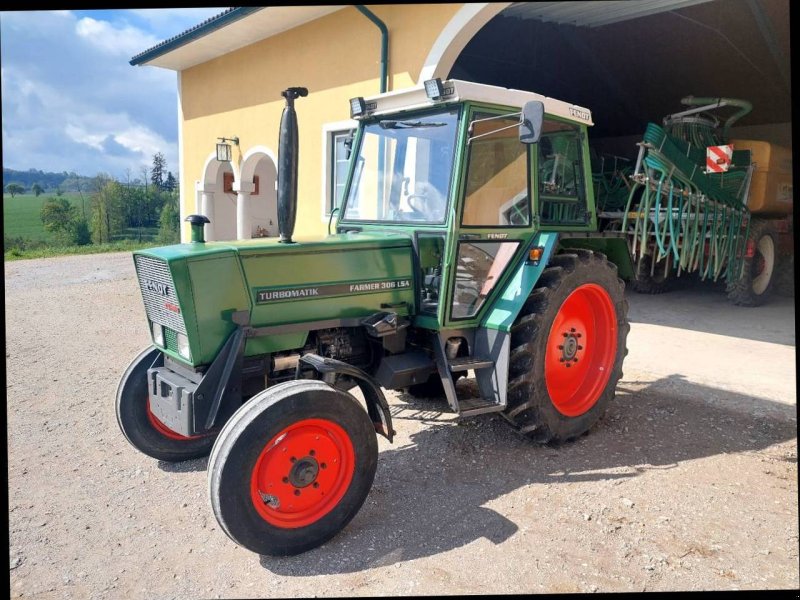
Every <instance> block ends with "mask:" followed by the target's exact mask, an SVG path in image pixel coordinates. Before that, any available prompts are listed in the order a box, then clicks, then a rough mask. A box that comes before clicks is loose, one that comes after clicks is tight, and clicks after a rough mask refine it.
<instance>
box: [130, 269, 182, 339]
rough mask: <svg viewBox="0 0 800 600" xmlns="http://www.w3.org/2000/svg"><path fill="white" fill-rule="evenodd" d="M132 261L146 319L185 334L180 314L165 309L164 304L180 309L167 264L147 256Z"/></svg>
mask: <svg viewBox="0 0 800 600" xmlns="http://www.w3.org/2000/svg"><path fill="white" fill-rule="evenodd" d="M134 260H135V261H136V275H137V277H138V278H139V288H140V289H141V290H142V300H143V301H144V310H145V312H146V313H147V318H148V319H150V320H151V321H153V322H154V323H160V324H161V325H166V326H167V327H170V328H171V329H174V330H175V331H177V332H179V333H184V334H185V333H186V325H184V323H183V317H182V316H181V314H180V313H177V312H174V311H172V310H168V309H167V308H166V304H171V305H172V306H175V307H180V304H179V303H178V297H177V295H176V294H175V285H174V284H173V283H172V274H171V273H170V272H169V267H168V266H167V263H166V262H165V261H163V260H159V259H157V258H151V257H149V256H138V255H137V256H135V257H134Z"/></svg>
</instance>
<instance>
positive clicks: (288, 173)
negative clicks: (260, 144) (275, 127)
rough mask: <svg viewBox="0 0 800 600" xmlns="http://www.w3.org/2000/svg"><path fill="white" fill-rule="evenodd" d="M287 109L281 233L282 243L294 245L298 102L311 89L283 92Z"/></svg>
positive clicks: (281, 149)
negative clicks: (296, 109) (296, 104)
mask: <svg viewBox="0 0 800 600" xmlns="http://www.w3.org/2000/svg"><path fill="white" fill-rule="evenodd" d="M281 96H283V97H284V98H285V99H286V106H284V107H283V114H281V128H280V132H279V139H278V232H279V233H280V240H279V241H280V242H281V243H283V244H291V243H293V242H292V233H294V222H295V219H296V217H297V161H298V146H297V113H295V111H294V101H295V99H296V98H304V97H305V96H308V88H304V87H290V88H288V89H286V90H284V91H282V92H281Z"/></svg>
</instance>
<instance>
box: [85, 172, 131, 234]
mask: <svg viewBox="0 0 800 600" xmlns="http://www.w3.org/2000/svg"><path fill="white" fill-rule="evenodd" d="M96 179H97V182H98V187H99V189H98V191H97V192H95V193H94V194H93V195H92V221H91V226H92V241H94V242H95V243H97V244H102V243H104V242H110V241H111V240H112V238H113V236H114V235H116V234H118V233H119V232H120V231H121V230H122V226H123V221H124V213H123V209H122V205H123V192H122V186H121V185H120V184H119V183H118V182H116V181H114V180H113V179H111V178H110V177H109V176H108V175H102V174H101V175H98V176H97V178H96Z"/></svg>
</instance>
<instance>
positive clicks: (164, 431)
mask: <svg viewBox="0 0 800 600" xmlns="http://www.w3.org/2000/svg"><path fill="white" fill-rule="evenodd" d="M147 420H148V421H150V425H152V426H153V429H155V430H156V431H158V433H160V434H161V435H163V436H164V437H165V438H169V439H171V440H178V441H181V442H185V441H187V440H197V439H200V438H202V437H205V435H190V436H186V435H181V434H180V433H176V432H175V431H172V429H170V428H169V427H167V426H166V425H164V424H163V423H162V422H161V421H159V420H158V417H156V416H155V415H154V414H153V413H152V411H151V410H150V398H149V397H148V398H147Z"/></svg>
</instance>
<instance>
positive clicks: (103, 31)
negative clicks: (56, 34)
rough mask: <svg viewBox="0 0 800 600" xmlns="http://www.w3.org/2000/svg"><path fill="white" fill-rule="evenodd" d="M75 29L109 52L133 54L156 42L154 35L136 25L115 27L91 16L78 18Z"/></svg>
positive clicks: (84, 37)
mask: <svg viewBox="0 0 800 600" xmlns="http://www.w3.org/2000/svg"><path fill="white" fill-rule="evenodd" d="M75 31H76V33H77V34H78V35H79V36H80V37H82V38H83V39H85V40H86V41H88V42H90V43H91V44H93V45H94V46H96V47H98V48H100V49H101V50H103V51H104V52H108V53H109V54H121V55H124V56H133V55H134V54H138V53H139V52H141V51H142V50H143V49H146V48H149V47H150V46H154V45H155V44H157V43H158V39H157V38H156V37H155V36H152V35H150V34H148V33H145V32H144V31H142V30H141V29H137V28H136V27H132V26H130V25H126V26H124V27H115V26H114V25H112V24H111V23H109V22H108V21H98V20H96V19H92V18H91V17H83V18H82V19H80V20H79V21H78V22H77V23H76V25H75Z"/></svg>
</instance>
